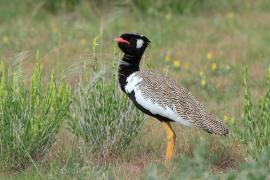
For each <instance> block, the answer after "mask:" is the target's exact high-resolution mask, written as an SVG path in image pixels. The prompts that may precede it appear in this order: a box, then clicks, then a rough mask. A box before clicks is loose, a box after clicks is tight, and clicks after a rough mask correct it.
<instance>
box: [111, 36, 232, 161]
mask: <svg viewBox="0 0 270 180" xmlns="http://www.w3.org/2000/svg"><path fill="white" fill-rule="evenodd" d="M115 41H116V42H117V43H118V46H119V48H120V49H121V50H122V51H123V53H124V56H123V58H122V60H121V61H120V63H119V68H118V80H119V84H120V87H121V89H122V90H123V91H124V93H125V94H126V95H127V96H128V97H129V98H130V99H131V100H132V101H133V103H134V104H135V106H136V107H137V108H138V109H140V110H141V111H142V112H144V113H146V114H148V115H150V116H153V117H155V118H156V119H158V120H159V121H160V122H162V123H163V125H164V128H165V130H166V133H167V141H168V144H167V150H166V156H165V162H167V161H168V160H169V159H171V158H172V155H173V150H174V144H175V140H176V136H175V132H174V131H173V128H172V126H171V124H170V122H177V123H180V124H182V125H185V126H197V127H199V128H201V129H203V130H205V131H207V132H208V133H211V134H212V133H214V134H218V135H223V136H225V135H227V134H228V133H229V131H228V129H226V128H225V127H224V125H223V124H222V123H220V122H219V121H217V120H216V118H215V117H214V116H213V115H212V114H211V113H209V112H208V111H207V110H206V109H205V108H204V107H203V106H202V105H201V104H200V103H199V102H198V101H197V100H196V99H195V97H194V96H193V95H192V94H191V93H190V92H188V91H187V90H186V89H185V88H184V87H183V86H181V85H180V84H179V83H178V82H177V81H175V80H172V79H170V78H169V77H167V76H165V75H162V74H159V73H155V72H151V71H140V68H139V64H140V60H141V58H142V55H143V54H144V51H145V49H146V48H147V46H148V45H149V43H150V40H149V39H148V38H147V37H145V36H143V35H139V34H134V33H124V34H122V35H121V36H120V37H119V38H116V39H115Z"/></svg>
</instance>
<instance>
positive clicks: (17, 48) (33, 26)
mask: <svg viewBox="0 0 270 180" xmlns="http://www.w3.org/2000/svg"><path fill="white" fill-rule="evenodd" d="M208 2H209V3H208V4H209V5H208V6H206V5H204V6H205V7H203V8H201V11H198V12H196V13H195V14H193V13H188V12H187V13H184V14H182V15H181V14H178V13H175V12H170V11H164V12H162V13H160V14H151V13H150V14H149V13H141V12H137V11H134V12H132V13H130V11H129V9H127V8H121V7H119V6H117V7H115V6H110V8H108V7H104V8H103V9H102V8H100V9H99V8H98V7H93V6H90V5H89V4H88V3H86V2H82V3H81V4H79V5H78V6H76V7H75V8H74V10H73V11H72V12H61V11H60V12H58V14H50V13H48V12H47V10H44V9H43V8H41V7H40V6H39V5H37V4H31V3H29V4H26V3H21V2H19V1H18V2H17V3H20V5H19V4H18V6H17V7H15V6H14V5H12V4H10V3H9V4H8V3H5V2H4V1H1V2H0V3H1V4H3V3H4V4H5V5H1V6H0V8H1V11H0V12H1V14H4V15H3V16H2V15H1V16H0V20H1V21H0V23H1V24H4V25H3V26H1V27H0V49H1V54H0V59H1V60H3V61H5V63H6V64H9V66H10V67H11V66H12V65H13V64H14V62H15V61H20V62H21V63H22V74H24V83H25V84H30V79H31V78H30V76H31V74H32V72H33V70H34V68H33V67H34V66H33V64H34V61H35V58H34V54H35V49H37V48H38V49H40V52H42V53H41V56H40V63H41V66H42V72H43V74H42V77H44V78H45V81H44V82H48V81H49V79H50V78H49V77H50V74H51V69H52V68H54V69H55V72H64V74H65V79H64V80H65V81H67V82H68V83H69V84H70V85H71V86H72V87H73V89H76V88H78V82H80V79H81V75H82V72H83V69H84V68H83V66H80V65H82V64H83V63H84V62H85V59H90V60H92V59H95V58H93V57H97V60H98V61H97V65H98V66H99V67H100V69H101V70H102V69H103V68H104V72H106V75H105V76H104V77H106V79H110V77H109V76H108V74H111V71H113V70H112V69H111V63H112V62H113V60H114V57H115V56H114V55H113V54H114V51H115V50H114V48H115V47H114V46H113V45H112V44H113V41H112V40H113V39H114V37H116V36H118V35H119V34H120V33H122V32H139V33H143V34H145V35H146V36H148V37H149V38H150V39H151V42H152V43H151V46H150V47H149V49H148V50H147V52H146V55H145V57H144V59H143V63H142V68H144V69H153V70H155V71H160V72H163V73H165V74H168V75H169V76H171V77H172V78H174V79H176V80H179V81H180V82H181V83H182V84H184V85H185V87H187V88H188V89H189V90H190V91H191V92H192V94H194V95H195V96H196V97H198V99H199V100H200V101H201V102H202V103H203V104H204V105H205V106H206V107H207V109H209V111H211V112H213V113H214V114H215V115H216V116H217V117H218V118H219V119H221V120H224V121H225V123H227V126H228V127H230V131H231V135H230V136H229V138H226V139H223V138H222V139H220V137H217V136H211V135H208V134H204V133H203V132H201V131H199V130H198V129H195V128H192V129H188V128H184V127H181V126H179V125H177V124H173V128H174V129H175V131H176V135H177V145H176V150H175V159H174V161H173V162H172V164H171V168H170V170H175V171H173V172H172V171H167V170H166V169H165V168H163V166H162V165H160V167H157V168H156V167H155V166H156V164H162V161H163V156H164V152H165V148H166V138H165V132H164V130H163V127H162V125H160V123H159V122H158V121H156V120H154V119H152V118H149V117H148V118H147V120H146V121H145V123H144V125H143V126H142V129H141V131H140V136H139V137H138V138H135V139H134V140H133V141H132V143H131V144H130V146H127V148H126V149H125V150H123V151H122V152H121V155H115V154H112V155H111V156H109V157H108V159H106V161H104V159H101V158H97V157H98V156H96V154H95V153H96V152H92V151H88V149H87V148H86V147H87V146H85V144H84V143H85V142H84V141H83V140H82V139H79V138H78V137H76V136H74V135H73V134H72V133H70V131H68V130H67V128H66V127H67V126H68V125H67V124H64V125H63V126H61V128H60V132H59V133H58V135H57V136H56V141H55V142H54V143H53V144H52V147H51V148H49V149H48V150H47V151H46V153H45V156H43V157H42V158H41V159H40V160H39V161H35V166H36V167H34V166H33V165H31V166H29V167H28V168H27V169H25V170H23V171H21V172H17V171H15V172H14V171H12V172H10V171H6V170H1V171H0V176H1V178H3V179H8V178H9V179H28V178H31V177H32V178H40V177H42V178H44V179H55V178H59V179H64V178H65V179H67V178H68V179H72V178H82V179H83V178H94V179H95V178H99V179H105V178H113V179H117V178H119V177H123V178H125V179H134V178H135V179H136V178H137V179H139V178H140V177H143V178H147V177H148V176H150V175H151V174H153V173H155V172H156V174H157V176H156V177H154V178H158V177H160V176H161V177H165V178H170V177H171V178H173V177H178V176H184V175H185V176H186V177H188V176H189V175H190V174H188V173H189V172H188V171H191V170H190V166H185V165H184V164H183V162H187V161H189V163H187V164H195V165H196V167H197V165H198V174H199V175H202V176H201V177H205V178H206V177H210V176H212V175H213V176H215V177H221V178H224V179H225V178H229V177H232V179H233V178H237V177H240V175H243V177H244V175H245V174H248V173H249V172H252V173H254V174H255V175H258V174H256V172H255V170H254V171H252V170H251V168H252V167H256V168H254V169H257V168H258V169H263V168H262V167H269V166H267V164H266V163H265V161H264V160H262V159H264V158H265V159H267V156H262V157H263V158H261V156H260V155H256V157H257V160H253V159H254V158H253V157H252V156H251V155H252V154H251V155H250V154H249V153H248V152H249V150H250V146H248V145H247V144H245V143H243V142H242V139H241V137H239V136H238V134H237V131H235V130H234V129H235V128H237V127H238V124H239V123H240V124H241V122H242V120H243V119H242V118H241V116H242V114H244V107H243V104H244V101H245V100H244V99H245V98H244V95H245V94H244V93H243V86H242V79H243V78H242V77H243V76H242V70H243V66H244V65H247V67H248V70H249V81H248V85H249V88H250V92H251V96H252V99H253V100H255V101H254V102H253V108H254V110H255V112H257V109H258V108H257V107H258V106H257V104H258V102H259V100H258V99H259V98H260V97H261V96H262V94H265V92H264V91H265V87H264V84H265V81H264V80H263V79H264V70H265V69H266V68H268V67H269V58H268V57H269V55H270V54H269V51H268V46H269V42H268V38H269V37H268V32H269V28H270V26H269V23H268V19H269V17H270V14H269V11H268V10H269V3H268V2H266V1H256V2H255V1H254V2H253V1H249V2H245V3H243V1H235V3H231V4H230V3H228V4H227V5H226V4H224V5H222V6H221V5H219V6H216V5H215V2H213V1H208ZM228 2H229V1H228ZM206 4H207V3H206ZM19 7H20V8H19ZM2 9H3V10H2ZM3 12H8V13H3ZM89 12H91V13H89ZM96 36H98V37H99V40H98V45H97V46H96V47H95V50H92V47H93V46H92V41H93V39H94V38H95V37H96ZM93 52H95V53H93ZM209 54H211V55H210V56H211V58H209V57H210V56H209ZM166 56H169V57H170V58H169V59H170V60H169V61H166ZM175 61H176V62H177V61H179V62H180V65H179V66H178V65H177V64H179V63H174V62H175ZM90 62H91V64H92V61H90ZM175 64H176V65H177V66H175ZM213 64H216V65H213ZM86 66H87V68H88V66H89V64H88V63H87V64H86ZM213 66H216V68H213ZM201 72H203V73H201ZM88 73H89V74H88V76H89V77H90V79H91V78H93V77H95V75H94V74H93V73H92V72H88ZM57 75H61V73H59V74H58V73H57ZM102 77H103V76H102ZM49 82H50V81H49ZM29 87H30V86H29ZM259 104H263V103H262V102H259ZM260 106H261V107H263V105H260ZM262 109H264V108H262ZM264 112H265V111H264ZM198 141H199V142H200V143H202V144H204V142H209V144H207V143H206V147H205V148H204V147H201V146H196V144H200V143H199V142H198ZM201 141H202V142H201ZM248 141H249V140H248ZM203 146H204V145H203ZM201 151H202V153H200V152H201ZM205 152H206V154H207V155H209V154H211V155H213V156H211V157H212V158H210V157H209V156H207V157H206V158H207V159H206V160H205V161H204V160H203V159H204V158H205ZM197 154H199V155H197ZM204 162H205V164H206V165H207V166H206V167H201V164H202V163H204ZM244 166H247V168H244ZM148 167H154V168H153V170H152V169H151V170H149V168H148ZM183 170H186V171H183ZM263 170H264V169H263ZM184 172H186V173H187V174H183V173H184ZM266 172H267V171H266ZM237 173H238V174H237ZM205 174H206V175H205ZM230 174H232V175H231V176H230ZM261 174H263V173H261ZM195 175H196V174H195ZM204 175H205V176H204ZM255 177H257V176H255Z"/></svg>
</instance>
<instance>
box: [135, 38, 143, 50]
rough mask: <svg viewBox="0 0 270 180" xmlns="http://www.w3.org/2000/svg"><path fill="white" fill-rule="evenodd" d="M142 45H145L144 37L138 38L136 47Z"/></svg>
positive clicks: (138, 47)
mask: <svg viewBox="0 0 270 180" xmlns="http://www.w3.org/2000/svg"><path fill="white" fill-rule="evenodd" d="M142 45H143V40H142V39H138V40H137V43H136V48H137V49H140V48H141V47H142Z"/></svg>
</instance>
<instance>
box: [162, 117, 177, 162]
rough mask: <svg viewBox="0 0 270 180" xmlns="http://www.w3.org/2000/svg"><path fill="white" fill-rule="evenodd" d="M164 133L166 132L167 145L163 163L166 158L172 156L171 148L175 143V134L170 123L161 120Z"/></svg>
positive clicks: (166, 160)
mask: <svg viewBox="0 0 270 180" xmlns="http://www.w3.org/2000/svg"><path fill="white" fill-rule="evenodd" d="M162 123H163V125H164V127H165V130H166V133H167V141H168V145H167V151H166V156H165V163H166V162H168V160H170V159H171V158H172V156H173V150H174V144H175V140H176V135H175V133H174V131H173V128H172V126H171V124H170V122H162Z"/></svg>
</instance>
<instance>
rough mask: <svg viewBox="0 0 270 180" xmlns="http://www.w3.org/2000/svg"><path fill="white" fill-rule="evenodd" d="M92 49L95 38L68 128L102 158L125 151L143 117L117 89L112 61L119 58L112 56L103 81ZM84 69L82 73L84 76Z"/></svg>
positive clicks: (94, 48) (136, 133) (94, 51)
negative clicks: (90, 66)
mask: <svg viewBox="0 0 270 180" xmlns="http://www.w3.org/2000/svg"><path fill="white" fill-rule="evenodd" d="M96 46H97V39H96V38H95V40H94V41H93V59H92V68H91V79H90V80H89V78H88V77H86V76H85V75H83V77H86V78H87V79H88V80H83V82H81V83H80V84H79V86H78V88H77V89H76V96H75V99H74V103H73V108H72V110H73V112H72V114H73V115H72V116H73V121H72V122H71V123H70V125H71V126H70V127H71V130H72V131H73V132H75V134H76V135H77V136H79V137H82V138H83V139H84V140H85V142H86V144H87V145H89V147H91V150H93V151H96V152H97V151H98V152H100V153H101V155H102V156H106V155H108V154H109V153H111V152H113V151H114V152H115V150H116V151H119V150H122V149H123V148H126V146H127V145H128V144H129V143H130V142H131V141H132V140H133V139H134V138H135V137H136V136H137V135H138V132H139V130H140V128H141V126H142V124H143V121H144V116H143V114H142V113H140V112H139V111H138V110H136V108H135V107H134V105H133V104H132V102H131V101H130V100H129V99H128V98H127V97H126V96H125V95H124V94H123V93H122V92H120V90H119V88H118V82H117V76H116V72H117V68H116V67H117V66H116V63H117V60H116V59H118V58H119V56H117V55H116V54H114V58H112V60H113V59H114V62H113V65H112V66H111V67H112V73H111V74H110V76H109V77H110V78H109V79H107V78H106V77H105V76H106V73H103V72H102V71H100V70H99V69H98V68H97V64H96V62H97V59H96V58H97V57H96ZM84 67H86V66H84ZM86 70H87V69H86V68H84V74H85V73H88V72H87V71H86ZM84 82H86V83H84ZM89 82H90V83H89Z"/></svg>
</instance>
